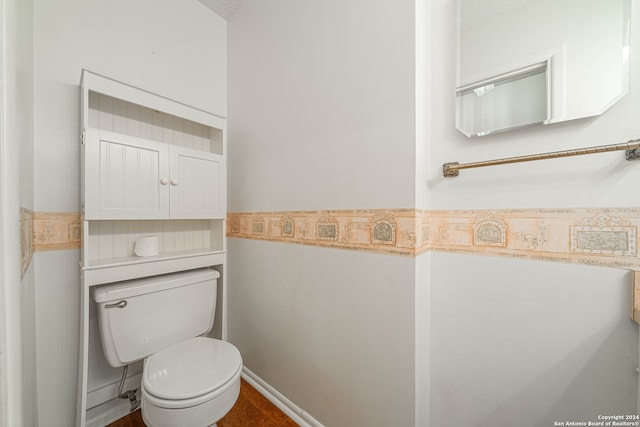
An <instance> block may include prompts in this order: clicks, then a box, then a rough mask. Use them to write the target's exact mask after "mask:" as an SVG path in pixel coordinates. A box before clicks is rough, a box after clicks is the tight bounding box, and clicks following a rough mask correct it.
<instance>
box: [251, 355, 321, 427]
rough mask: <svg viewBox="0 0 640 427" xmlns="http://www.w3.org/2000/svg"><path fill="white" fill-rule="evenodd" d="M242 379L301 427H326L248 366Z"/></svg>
mask: <svg viewBox="0 0 640 427" xmlns="http://www.w3.org/2000/svg"><path fill="white" fill-rule="evenodd" d="M242 378H244V379H245V381H247V382H248V383H249V384H251V386H253V388H255V389H256V390H258V392H260V394H262V395H263V396H264V397H266V398H267V399H268V400H269V401H270V402H271V403H273V404H274V405H276V406H277V407H278V408H279V409H280V410H281V411H282V412H284V413H285V414H286V415H287V416H288V417H289V418H291V419H292V420H293V421H295V422H296V423H298V425H300V427H324V425H322V424H321V423H320V422H319V421H318V420H316V419H315V418H313V417H312V416H311V415H309V414H308V413H307V412H305V411H303V410H302V409H300V408H299V407H298V406H297V405H296V404H295V403H293V402H292V401H290V400H289V399H287V398H286V397H285V396H284V395H283V394H282V393H280V392H279V391H278V390H276V389H275V388H273V387H272V386H271V385H269V384H268V383H267V382H266V381H265V380H263V379H262V378H260V377H259V376H258V375H256V374H255V373H254V372H252V371H251V370H250V369H249V368H247V367H246V366H243V367H242Z"/></svg>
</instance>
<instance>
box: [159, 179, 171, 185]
mask: <svg viewBox="0 0 640 427" xmlns="http://www.w3.org/2000/svg"><path fill="white" fill-rule="evenodd" d="M168 183H169V180H168V179H167V178H160V184H162V185H167V184H168Z"/></svg>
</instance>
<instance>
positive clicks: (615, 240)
mask: <svg viewBox="0 0 640 427" xmlns="http://www.w3.org/2000/svg"><path fill="white" fill-rule="evenodd" d="M639 227H640V208H635V207H633V208H576V209H481V210H473V209H469V210H419V209H378V210H343V211H337V210H336V211H291V212H240V213H228V214H227V237H233V238H244V239H254V240H267V241H273V242H283V243H297V244H305V245H313V246H324V247H333V248H340V249H349V250H359V251H366V252H374V253H383V254H393V255H403V256H413V257H415V256H418V255H420V254H422V253H425V252H428V251H437V252H454V253H465V254H482V255H490V256H503V257H510V258H529V259H534V260H545V261H560V262H569V263H579V264H589V265H603V266H609V267H621V268H632V269H638V268H640V258H639V257H638V254H639V253H640V250H639V249H638V228H639Z"/></svg>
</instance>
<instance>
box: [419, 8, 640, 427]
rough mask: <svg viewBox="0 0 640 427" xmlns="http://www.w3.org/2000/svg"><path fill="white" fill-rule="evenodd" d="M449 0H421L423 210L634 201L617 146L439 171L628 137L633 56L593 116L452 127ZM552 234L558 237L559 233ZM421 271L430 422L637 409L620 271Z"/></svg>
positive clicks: (502, 263)
mask: <svg viewBox="0 0 640 427" xmlns="http://www.w3.org/2000/svg"><path fill="white" fill-rule="evenodd" d="M455 7H456V2H455V1H453V0H437V1H433V2H431V10H432V18H431V25H432V33H431V37H432V41H433V42H432V45H431V48H432V68H431V71H432V95H433V96H432V106H434V107H433V108H432V114H431V135H430V138H431V170H432V173H431V176H430V179H429V182H428V191H429V194H430V198H431V207H432V209H492V208H494V209H498V208H554V207H557V208H577V207H591V208H597V207H625V206H638V204H639V203H640V193H638V192H637V191H629V189H630V188H632V187H633V186H634V183H635V182H638V179H640V168H639V167H638V166H639V164H638V163H637V162H636V163H634V162H627V161H625V160H624V155H623V154H622V153H621V152H617V153H607V154H601V155H593V156H585V157H575V158H569V159H558V160H546V161H542V162H531V163H522V164H514V165H508V166H496V167H492V168H481V169H474V170H463V171H461V172H460V176H458V177H456V178H447V179H445V178H443V177H442V176H441V167H442V163H444V162H451V161H459V162H469V161H479V160H489V159H494V158H502V157H511V156H517V155H524V154H533V153H539V152H545V151H554V150H563V149H571V148H580V147H588V146H593V145H603V144H609V143H617V142H624V141H627V140H629V139H634V138H637V137H638V135H639V134H640V124H639V123H638V121H637V120H636V116H637V111H638V109H639V108H640V93H639V92H638V89H639V88H640V72H639V70H640V68H639V67H638V65H640V63H638V58H637V56H636V57H633V56H632V58H633V59H632V61H633V62H632V76H631V78H632V80H631V88H632V91H631V94H630V95H628V96H627V97H625V98H624V99H623V100H622V101H620V102H619V103H618V104H616V105H615V106H614V107H613V108H611V109H610V110H609V111H607V112H606V113H605V114H603V115H602V116H600V117H596V118H591V119H582V120H575V121H571V122H566V123H562V124H555V125H549V126H540V127H535V128H529V129H526V130H521V131H515V132H509V133H505V134H500V135H493V136H488V137H483V138H478V139H472V140H470V139H467V138H465V137H464V136H463V135H462V134H460V133H459V132H457V131H456V130H455V127H454V111H455V108H454V88H455V69H456V64H455V26H454V22H455V19H456V10H455ZM637 12H638V10H637V8H636V9H635V10H634V18H635V17H636V16H637ZM636 22H638V21H637V20H636ZM639 35H640V32H636V31H632V37H633V38H632V45H631V46H632V49H634V48H637V47H638V46H640V38H639ZM436 106H437V108H436ZM552 238H557V239H560V240H565V241H567V242H568V239H569V236H552ZM567 244H568V243H567ZM418 262H424V261H420V260H418ZM430 268H431V274H430V279H429V280H430V282H429V286H430V289H431V310H432V314H431V317H430V322H431V352H430V355H431V365H430V372H431V393H430V394H431V425H432V426H439V425H443V423H447V424H458V425H478V426H485V425H486V426H510V425H522V426H546V425H550V424H549V423H550V422H551V421H552V420H553V419H555V418H556V417H564V416H567V417H572V418H580V419H584V420H589V419H590V418H593V417H594V414H595V413H596V412H598V410H599V411H600V412H604V411H605V410H606V411H607V412H609V411H613V412H616V411H618V412H624V413H635V412H636V410H637V408H636V395H637V379H636V377H635V374H634V369H635V367H636V366H637V363H638V354H637V348H638V331H637V326H636V325H634V324H633V323H632V322H631V321H630V320H629V307H630V304H631V302H630V291H629V290H630V286H631V284H630V277H629V275H628V274H627V273H625V272H623V271H621V270H615V269H605V268H595V267H587V266H576V265H564V264H551V263H546V262H538V261H518V260H515V259H496V258H488V257H482V256H470V255H456V254H438V253H432V254H431V265H430ZM602 372H606V373H608V374H609V375H610V377H608V378H603V377H601V376H600V373H602ZM460 408H463V409H462V410H461V409H460ZM454 409H457V410H454Z"/></svg>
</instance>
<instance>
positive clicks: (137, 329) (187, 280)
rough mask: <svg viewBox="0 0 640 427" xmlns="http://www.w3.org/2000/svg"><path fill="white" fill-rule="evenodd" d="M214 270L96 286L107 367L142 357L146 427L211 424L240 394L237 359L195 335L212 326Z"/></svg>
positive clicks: (234, 352) (226, 346) (220, 344)
mask: <svg viewBox="0 0 640 427" xmlns="http://www.w3.org/2000/svg"><path fill="white" fill-rule="evenodd" d="M218 277H219V273H218V272H217V271H215V270H211V269H200V270H193V271H189V272H183V273H173V274H167V275H163V276H157V277H148V278H144V279H137V280H131V281H127V282H118V283H115V284H110V285H106V286H102V287H100V288H96V289H95V290H94V291H93V298H94V300H95V301H96V303H97V305H98V307H97V308H98V323H99V329H100V337H101V341H102V345H103V350H104V353H105V358H106V359H107V362H108V363H109V364H110V365H111V366H114V367H118V366H124V365H126V364H129V363H131V362H133V361H135V360H141V359H144V364H143V369H142V387H141V390H142V393H141V395H142V397H141V400H142V418H143V420H144V422H145V423H146V424H147V426H148V427H208V426H215V425H216V424H215V423H217V422H218V421H219V420H220V419H222V418H223V417H224V415H225V414H226V413H227V412H229V410H230V409H231V408H232V407H233V405H234V403H235V402H236V400H237V398H238V395H239V393H240V374H241V372H242V357H241V356H240V352H239V351H238V349H237V348H236V347H234V346H233V345H232V344H230V343H228V342H225V341H221V340H218V339H214V338H209V337H205V336H202V334H205V333H207V332H209V330H210V329H211V327H212V326H213V318H214V312H215V302H216V295H217V292H216V290H217V280H216V279H217V278H218Z"/></svg>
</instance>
